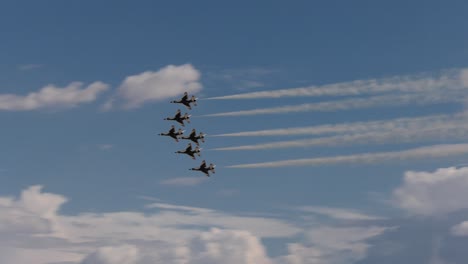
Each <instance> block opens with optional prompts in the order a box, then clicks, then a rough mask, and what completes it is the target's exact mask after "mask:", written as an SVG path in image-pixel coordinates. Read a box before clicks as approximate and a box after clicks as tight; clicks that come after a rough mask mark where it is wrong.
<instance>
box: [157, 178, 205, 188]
mask: <svg viewBox="0 0 468 264" xmlns="http://www.w3.org/2000/svg"><path fill="white" fill-rule="evenodd" d="M205 180H206V179H205V178H201V177H198V178H194V177H178V178H171V179H166V180H163V181H161V182H160V183H161V184H163V185H173V186H195V185H198V184H200V183H202V182H204V181H205Z"/></svg>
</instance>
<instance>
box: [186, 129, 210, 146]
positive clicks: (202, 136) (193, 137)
mask: <svg viewBox="0 0 468 264" xmlns="http://www.w3.org/2000/svg"><path fill="white" fill-rule="evenodd" d="M205 136H206V134H203V133H202V132H200V134H198V136H197V131H196V130H195V128H194V129H192V132H190V135H188V137H181V139H188V140H191V141H193V142H195V143H196V144H197V146H199V145H200V144H199V143H198V140H199V139H200V140H201V141H202V142H203V143H204V142H205Z"/></svg>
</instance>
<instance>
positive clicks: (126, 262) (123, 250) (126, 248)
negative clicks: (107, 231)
mask: <svg viewBox="0 0 468 264" xmlns="http://www.w3.org/2000/svg"><path fill="white" fill-rule="evenodd" d="M138 259H139V252H138V248H136V247H135V246H133V245H123V246H117V247H101V248H99V249H98V250H97V251H95V252H93V253H91V254H90V255H88V256H87V257H86V258H85V259H84V260H83V261H82V262H81V264H135V263H137V261H138Z"/></svg>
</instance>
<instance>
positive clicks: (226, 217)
mask: <svg viewBox="0 0 468 264" xmlns="http://www.w3.org/2000/svg"><path fill="white" fill-rule="evenodd" d="M66 200H67V199H66V198H65V197H63V196H61V195H56V194H51V193H44V192H42V189H41V186H32V187H30V188H28V189H26V190H24V191H23V192H22V193H21V196H20V197H19V198H13V197H0V263H15V264H29V263H35V264H47V263H75V264H78V263H80V264H153V263H167V264H184V263H188V264H202V263H203V264H210V263H213V264H214V263H226V264H269V263H273V262H275V260H273V259H272V258H271V257H269V256H268V255H267V253H266V250H265V247H264V245H263V244H262V241H261V239H263V238H293V237H297V236H299V235H301V234H302V235H303V236H305V237H306V239H305V241H303V243H301V244H300V243H296V244H295V245H291V246H290V252H289V255H288V256H284V258H281V257H279V258H278V259H283V260H291V259H299V260H302V261H303V262H286V261H283V262H280V263H310V262H308V258H309V256H308V255H309V254H310V253H309V252H311V251H312V252H314V251H316V252H320V254H321V255H318V256H317V260H318V261H320V262H317V263H333V262H327V261H328V260H329V259H343V258H345V259H350V260H356V259H359V258H362V256H364V255H365V254H366V250H367V247H368V244H367V243H366V242H365V240H367V239H368V238H370V237H373V236H376V235H378V234H381V233H382V232H384V231H385V230H386V228H384V227H368V228H364V227H348V228H345V227H330V226H313V227H307V228H304V227H298V226H295V225H293V224H290V223H287V222H285V221H283V220H281V219H277V218H273V217H255V216H242V215H235V214H229V213H225V212H221V211H217V210H212V209H207V208H199V207H191V206H181V205H173V204H165V203H160V202H159V203H153V204H150V205H148V206H147V207H148V208H153V209H157V211H156V212H146V213H138V212H125V211H124V212H113V213H81V214H77V215H62V214H60V213H59V212H60V206H61V205H62V204H63V203H64V202H65V201H66ZM329 209H330V210H329V211H327V212H325V213H326V214H328V213H329V212H331V213H330V214H331V215H338V217H341V218H342V217H343V214H341V213H340V212H341V211H343V210H345V209H341V210H338V209H337V211H334V210H333V209H332V208H329ZM336 212H339V213H338V214H337V213H336ZM355 216H356V215H352V217H353V218H356V217H355ZM344 217H345V218H348V215H346V216H344ZM358 218H359V219H361V218H362V217H360V215H359V217H358ZM300 248H303V250H299V249H300Z"/></svg>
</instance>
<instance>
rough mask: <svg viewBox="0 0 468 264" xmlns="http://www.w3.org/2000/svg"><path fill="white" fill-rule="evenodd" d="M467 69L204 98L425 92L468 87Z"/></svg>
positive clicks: (224, 98)
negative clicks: (434, 74) (428, 74)
mask: <svg viewBox="0 0 468 264" xmlns="http://www.w3.org/2000/svg"><path fill="white" fill-rule="evenodd" d="M467 76H468V69H457V70H450V71H445V72H442V73H441V74H440V76H439V77H438V78H433V77H431V76H421V75H409V76H397V77H393V78H386V79H370V80H356V81H351V82H342V83H334V84H328V85H323V86H309V87H301V88H291V89H281V90H273V91H261V92H251V93H242V94H235V95H227V96H219V97H211V98H206V99H218V100H219V99H223V100H226V99H256V98H281V97H297V96H302V97H304V96H310V97H317V96H349V95H365V94H378V93H385V92H395V91H398V92H403V93H405V92H418V93H419V92H427V91H429V90H432V91H436V90H440V89H444V90H447V89H463V88H468V81H467V79H468V77H467Z"/></svg>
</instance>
